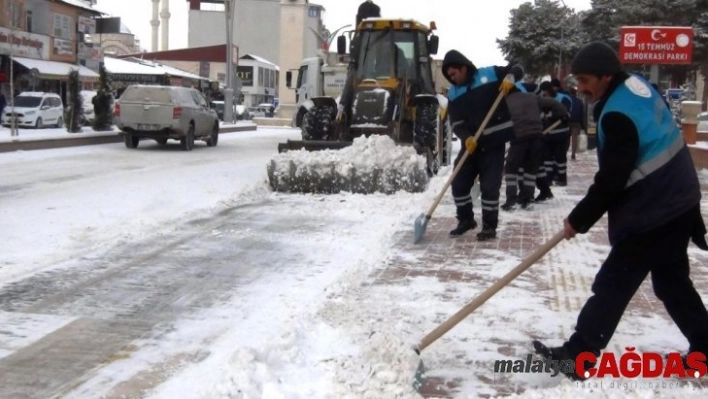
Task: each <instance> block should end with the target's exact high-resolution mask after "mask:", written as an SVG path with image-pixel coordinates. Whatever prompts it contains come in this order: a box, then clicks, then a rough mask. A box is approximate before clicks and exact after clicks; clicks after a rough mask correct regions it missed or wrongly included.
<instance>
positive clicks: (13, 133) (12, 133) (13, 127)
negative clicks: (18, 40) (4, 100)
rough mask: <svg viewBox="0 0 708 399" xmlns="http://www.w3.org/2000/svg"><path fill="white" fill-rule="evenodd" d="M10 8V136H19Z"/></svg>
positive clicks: (13, 33) (12, 24)
mask: <svg viewBox="0 0 708 399" xmlns="http://www.w3.org/2000/svg"><path fill="white" fill-rule="evenodd" d="M10 9H11V7H10V8H8V10H7V15H8V20H9V21H10V39H9V41H10V112H11V113H12V119H10V136H12V137H17V136H19V135H20V131H19V130H18V129H17V116H16V115H15V68H14V63H15V59H14V54H15V51H14V47H13V42H14V36H15V20H14V19H13V14H12V12H11V11H10Z"/></svg>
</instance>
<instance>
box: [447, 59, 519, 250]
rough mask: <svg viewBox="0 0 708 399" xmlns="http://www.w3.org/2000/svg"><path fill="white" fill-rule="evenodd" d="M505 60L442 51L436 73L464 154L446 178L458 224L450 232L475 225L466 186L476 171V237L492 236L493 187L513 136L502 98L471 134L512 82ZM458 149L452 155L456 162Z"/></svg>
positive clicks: (456, 233) (498, 181)
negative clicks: (483, 63)
mask: <svg viewBox="0 0 708 399" xmlns="http://www.w3.org/2000/svg"><path fill="white" fill-rule="evenodd" d="M514 69H515V67H513V66H511V65H509V66H506V67H502V66H488V67H480V68H477V67H476V66H475V65H474V64H473V63H472V61H470V60H469V59H468V58H467V57H465V56H464V55H462V53H460V52H459V51H456V50H450V51H448V52H447V54H445V58H444V59H443V65H442V73H443V76H445V79H447V80H448V81H449V82H450V83H451V84H452V86H451V87H450V90H449V92H448V100H449V102H448V104H449V106H448V111H449V120H450V126H451V127H452V131H453V133H455V135H456V136H457V137H459V138H460V140H461V141H462V142H463V143H464V146H465V149H466V150H467V152H470V153H471V154H472V155H470V156H469V157H468V158H467V160H466V161H465V163H464V165H463V166H462V167H461V169H460V171H459V173H458V174H457V175H456V176H455V178H454V179H453V181H452V184H451V186H452V197H453V199H454V201H455V206H456V207H457V219H458V224H457V227H455V228H454V229H453V230H452V231H450V236H453V237H457V236H461V235H462V234H464V233H466V232H467V231H469V230H472V229H474V228H476V227H477V222H476V221H475V219H474V213H473V211H472V196H471V190H472V187H473V185H474V181H475V179H476V178H477V176H479V185H480V191H481V193H482V231H480V232H479V233H477V240H478V241H487V240H491V239H494V238H496V237H497V225H498V223H499V191H500V190H501V184H502V177H503V175H504V150H505V145H506V143H507V142H508V141H510V140H511V138H512V137H513V136H514V129H513V123H512V122H511V116H510V115H509V109H508V107H507V104H506V102H505V101H502V102H501V103H500V104H499V106H498V107H497V109H496V111H495V112H494V113H492V116H491V119H490V120H489V123H488V124H487V126H486V128H485V129H484V130H483V131H482V134H481V135H480V137H479V140H478V141H477V140H475V138H474V135H475V133H476V132H477V130H478V129H479V128H480V126H481V125H482V122H483V121H484V119H485V117H486V116H487V113H488V112H489V111H490V109H491V107H492V104H493V103H494V101H495V100H496V98H497V97H498V95H499V92H500V91H503V92H505V93H506V94H508V93H509V91H510V90H511V89H512V88H513V87H514V83H515V79H514V75H513V70H514ZM463 154H464V152H463V151H460V153H459V154H458V156H457V159H455V165H457V164H458V162H459V161H460V159H461V158H462V156H463Z"/></svg>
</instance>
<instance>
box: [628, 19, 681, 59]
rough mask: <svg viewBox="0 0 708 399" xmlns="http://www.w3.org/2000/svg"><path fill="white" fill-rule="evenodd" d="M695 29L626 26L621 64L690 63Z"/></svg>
mask: <svg viewBox="0 0 708 399" xmlns="http://www.w3.org/2000/svg"><path fill="white" fill-rule="evenodd" d="M692 51H693V28H691V27H678V26H623V27H621V28H620V54H619V56H620V61H622V63H623V64H664V65H668V64H690V63H691V54H692Z"/></svg>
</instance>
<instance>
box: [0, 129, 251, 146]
mask: <svg viewBox="0 0 708 399" xmlns="http://www.w3.org/2000/svg"><path fill="white" fill-rule="evenodd" d="M257 129H258V126H257V125H252V126H229V127H222V128H220V129H219V134H223V133H236V132H247V131H254V130H257ZM121 142H123V136H121V135H120V133H116V134H111V135H99V136H83V137H66V138H56V139H38V140H23V141H20V140H17V141H9V142H1V143H0V153H2V152H11V151H29V150H46V149H50V148H65V147H77V146H84V145H96V144H112V143H121Z"/></svg>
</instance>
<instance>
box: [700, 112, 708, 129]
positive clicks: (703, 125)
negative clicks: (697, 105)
mask: <svg viewBox="0 0 708 399" xmlns="http://www.w3.org/2000/svg"><path fill="white" fill-rule="evenodd" d="M698 131H699V132H701V133H708V112H703V113H700V114H698Z"/></svg>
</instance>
